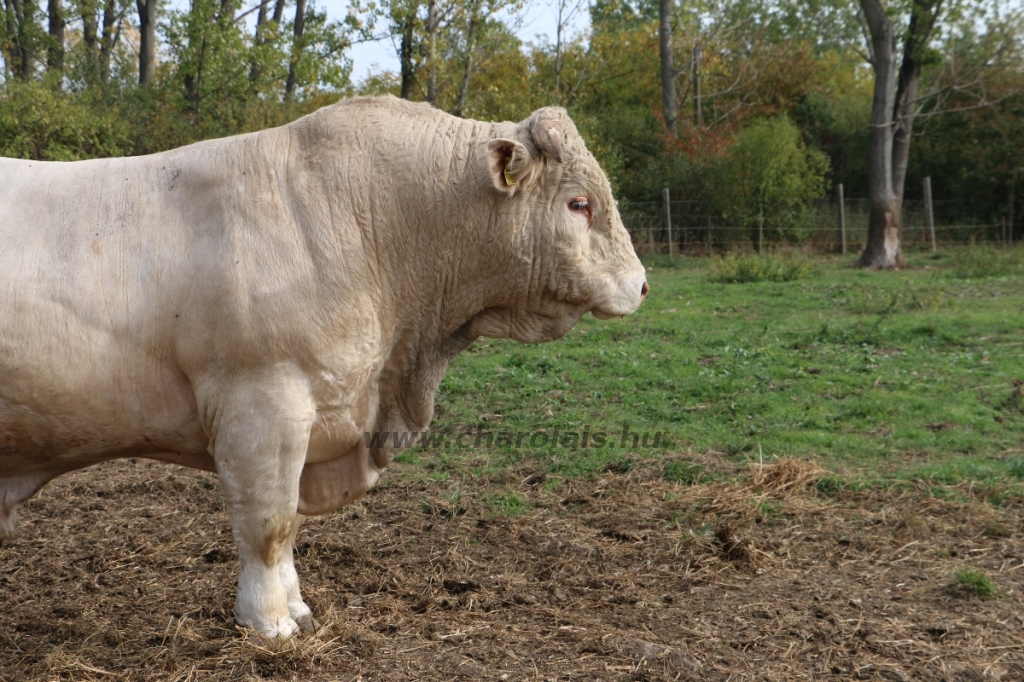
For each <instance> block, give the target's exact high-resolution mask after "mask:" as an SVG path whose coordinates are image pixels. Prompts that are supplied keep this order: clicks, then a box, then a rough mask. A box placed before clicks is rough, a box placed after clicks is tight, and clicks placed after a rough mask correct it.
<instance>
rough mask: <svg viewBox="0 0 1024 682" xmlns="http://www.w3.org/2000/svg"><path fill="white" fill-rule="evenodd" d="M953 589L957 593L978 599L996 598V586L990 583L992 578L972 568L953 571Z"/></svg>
mask: <svg viewBox="0 0 1024 682" xmlns="http://www.w3.org/2000/svg"><path fill="white" fill-rule="evenodd" d="M953 588H954V589H955V590H957V591H958V592H961V593H963V594H967V595H970V596H972V597H978V598H980V599H992V598H993V597H995V596H996V584H995V583H994V582H992V578H990V577H989V576H988V574H987V573H985V572H984V571H982V570H978V569H974V568H962V569H960V570H958V571H954V573H953Z"/></svg>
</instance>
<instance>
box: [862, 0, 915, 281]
mask: <svg viewBox="0 0 1024 682" xmlns="http://www.w3.org/2000/svg"><path fill="white" fill-rule="evenodd" d="M860 4H861V8H862V9H863V10H864V17H865V18H866V19H867V24H868V30H869V31H870V33H871V67H872V69H873V70H874V72H875V89H874V97H873V98H872V102H871V135H870V140H869V147H868V206H869V211H870V212H869V216H868V239H867V243H866V244H865V245H864V251H863V253H861V256H860V260H859V261H858V264H859V265H861V266H862V267H870V268H898V267H902V266H903V264H904V261H903V251H902V250H901V248H900V226H901V218H902V216H901V215H900V204H899V202H898V201H897V197H896V193H895V191H894V189H893V183H892V180H893V174H892V152H893V144H892V143H893V125H892V123H893V121H892V114H893V111H894V105H895V100H896V45H895V38H894V35H893V26H892V22H891V21H890V20H889V17H888V16H887V15H886V13H885V8H884V7H883V6H882V3H881V0H860Z"/></svg>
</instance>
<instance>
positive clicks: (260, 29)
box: [249, 0, 283, 84]
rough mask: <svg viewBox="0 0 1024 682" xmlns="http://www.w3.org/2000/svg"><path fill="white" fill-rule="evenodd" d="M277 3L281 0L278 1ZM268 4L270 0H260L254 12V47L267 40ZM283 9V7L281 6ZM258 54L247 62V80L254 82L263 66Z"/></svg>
mask: <svg viewBox="0 0 1024 682" xmlns="http://www.w3.org/2000/svg"><path fill="white" fill-rule="evenodd" d="M278 4H279V5H282V4H283V2H281V1H280V0H279V1H278ZM269 5H270V0H262V1H261V2H260V7H259V10H258V11H257V13H256V32H255V34H254V35H253V43H254V44H255V46H256V47H261V46H262V45H264V44H265V43H266V42H267V14H268V13H267V7H268V6H269ZM282 9H283V8H282ZM260 56H261V55H259V54H255V55H253V57H252V61H251V62H250V63H249V82H250V83H253V84H255V83H256V82H257V81H258V80H259V79H260V76H261V75H263V68H262V65H261V64H260Z"/></svg>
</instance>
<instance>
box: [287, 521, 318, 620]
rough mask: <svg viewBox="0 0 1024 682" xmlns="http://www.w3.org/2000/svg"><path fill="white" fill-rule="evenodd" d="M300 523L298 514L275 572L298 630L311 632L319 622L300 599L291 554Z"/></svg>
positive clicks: (296, 573)
mask: <svg viewBox="0 0 1024 682" xmlns="http://www.w3.org/2000/svg"><path fill="white" fill-rule="evenodd" d="M301 523H302V515H301V514H298V515H296V517H295V527H294V530H293V531H292V536H291V537H290V538H288V546H287V547H286V548H285V549H284V551H283V552H282V554H281V563H280V564H278V565H277V572H278V574H279V575H280V576H281V583H282V584H283V585H284V590H285V592H286V593H287V594H288V614H289V615H290V616H291V617H292V620H294V621H295V622H296V623H297V624H298V626H299V630H301V631H302V632H303V633H305V634H311V633H313V632H316V631H317V630H318V629H319V628H320V623H318V622H317V621H316V619H315V618H313V611H312V609H310V608H309V607H308V606H306V602H304V601H303V600H302V592H301V590H299V574H298V572H296V570H295V559H294V557H293V555H292V547H293V546H294V544H295V534H296V533H297V532H298V530H299V524H301Z"/></svg>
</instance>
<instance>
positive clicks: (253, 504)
mask: <svg viewBox="0 0 1024 682" xmlns="http://www.w3.org/2000/svg"><path fill="white" fill-rule="evenodd" d="M217 402H218V407H217V410H216V416H215V417H214V419H213V424H212V425H211V429H210V430H211V439H210V441H211V446H210V448H211V454H212V455H213V457H214V459H215V461H216V464H217V474H218V476H219V477H220V481H221V487H222V488H223V490H224V499H225V502H226V504H227V510H228V516H229V518H230V519H231V530H232V533H233V534H234V537H235V542H236V543H237V544H238V558H239V562H240V569H239V574H238V596H237V600H236V603H235V619H236V620H237V621H238V622H239V623H240V624H241V625H244V626H247V627H251V628H253V629H254V630H256V631H257V632H258V633H259V634H260V635H261V636H264V637H289V636H291V635H293V634H295V632H296V631H297V630H298V629H299V626H298V624H297V623H296V621H295V618H294V617H293V615H292V613H291V609H290V608H289V606H290V604H289V602H291V601H293V600H292V599H290V597H291V596H292V593H294V596H295V597H296V598H297V599H298V603H301V598H299V597H298V576H297V575H296V574H295V569H294V567H292V568H291V571H290V573H289V574H288V575H287V578H288V582H294V585H290V584H286V580H284V579H283V578H285V575H283V574H282V570H281V566H282V564H286V565H289V566H291V545H292V540H293V539H294V537H295V531H296V529H297V526H298V514H297V508H298V502H299V477H300V475H301V473H302V465H303V462H304V461H305V458H306V449H307V447H308V444H309V432H310V428H311V425H312V422H313V417H314V416H315V408H314V406H313V402H312V400H311V398H310V396H309V388H308V382H307V381H306V379H305V377H304V376H302V375H301V374H300V373H299V372H298V371H293V370H290V369H287V368H286V369H278V370H275V371H274V372H273V373H270V376H268V375H267V374H263V375H261V376H258V377H255V378H252V379H250V380H248V381H245V382H241V383H238V384H235V385H234V386H233V387H232V390H231V392H230V393H229V394H227V395H224V396H223V397H221V398H220V399H219V400H218V401H217ZM303 606H305V605H304V604H303ZM308 611H309V609H306V612H308ZM302 615H306V614H302Z"/></svg>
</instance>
